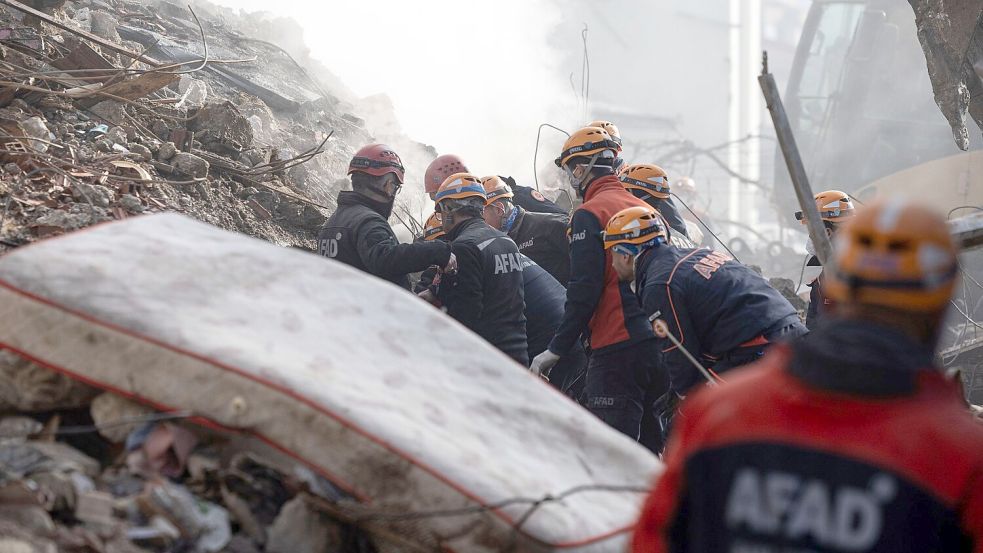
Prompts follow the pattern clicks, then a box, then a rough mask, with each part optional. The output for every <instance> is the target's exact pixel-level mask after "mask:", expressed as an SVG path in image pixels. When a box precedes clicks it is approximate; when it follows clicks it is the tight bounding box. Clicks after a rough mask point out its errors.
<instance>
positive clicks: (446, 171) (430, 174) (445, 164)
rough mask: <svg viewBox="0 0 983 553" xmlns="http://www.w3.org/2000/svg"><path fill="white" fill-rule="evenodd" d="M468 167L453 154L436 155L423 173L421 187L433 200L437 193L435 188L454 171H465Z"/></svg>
mask: <svg viewBox="0 0 983 553" xmlns="http://www.w3.org/2000/svg"><path fill="white" fill-rule="evenodd" d="M467 172H468V167H467V166H466V165H464V160H462V159H461V158H460V156H457V155H454V154H444V155H442V156H437V158H436V159H434V160H433V161H431V162H430V165H428V166H427V170H426V172H424V174H423V188H424V190H425V191H426V193H427V195H428V196H430V199H431V200H433V199H434V198H435V197H436V195H437V189H438V188H440V185H441V184H443V183H444V181H445V180H447V177H449V176H451V175H453V174H455V173H467Z"/></svg>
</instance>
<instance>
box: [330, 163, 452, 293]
mask: <svg viewBox="0 0 983 553" xmlns="http://www.w3.org/2000/svg"><path fill="white" fill-rule="evenodd" d="M348 174H349V175H350V176H351V179H352V190H351V191H342V192H339V193H338V209H336V210H335V212H334V213H332V214H331V217H329V218H328V220H327V221H326V222H325V223H324V226H323V227H321V230H320V232H318V237H317V242H318V253H320V254H321V255H323V256H325V257H330V258H333V259H337V260H338V261H341V262H342V263H346V264H348V265H351V266H352V267H355V268H356V269H359V270H362V271H365V272H367V273H369V274H372V275H375V276H377V277H379V278H382V279H385V280H388V281H389V282H392V283H393V284H396V285H398V286H402V287H403V288H405V289H407V290H409V289H410V281H409V277H408V276H407V275H408V274H409V273H415V272H419V271H422V270H424V269H426V268H427V267H429V266H431V265H438V266H440V267H445V266H448V265H451V266H452V265H453V256H452V254H451V248H450V246H449V245H447V244H444V243H440V242H427V243H422V242H421V243H414V244H400V243H399V240H397V239H396V235H395V234H394V233H393V229H392V227H390V226H389V215H390V214H391V213H392V209H393V202H394V201H395V200H396V194H398V193H399V189H400V188H401V187H402V186H403V176H404V169H403V163H402V161H400V159H399V156H398V155H397V154H396V152H394V151H393V150H392V148H390V147H389V146H386V145H385V144H369V145H368V146H365V147H363V148H362V149H360V150H359V151H358V152H356V153H355V156H354V157H353V158H352V160H351V163H349V165H348Z"/></svg>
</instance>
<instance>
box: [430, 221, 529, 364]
mask: <svg viewBox="0 0 983 553" xmlns="http://www.w3.org/2000/svg"><path fill="white" fill-rule="evenodd" d="M447 238H448V239H449V240H450V241H451V250H452V251H453V252H454V255H455V256H456V257H457V267H458V268H457V273H456V274H452V275H448V274H444V275H442V276H441V280H440V285H439V286H438V287H437V297H438V299H440V301H441V303H443V304H444V307H446V308H447V314H448V315H450V316H451V317H453V318H454V319H456V320H457V321H458V322H460V323H462V324H463V325H464V326H466V327H468V328H469V329H471V330H472V331H474V332H475V333H476V334H478V335H479V336H481V337H482V338H484V339H485V340H487V341H488V342H489V343H491V344H492V345H493V346H495V347H497V348H498V349H500V350H502V352H504V353H505V354H507V355H508V356H509V357H511V358H513V359H515V360H516V361H518V362H519V363H521V364H523V365H526V366H528V365H529V358H528V355H529V353H528V351H527V347H526V317H525V315H524V314H523V311H524V310H525V302H524V299H523V298H524V293H523V286H522V262H521V260H520V257H519V256H520V255H521V254H520V253H519V249H518V248H517V247H516V246H515V242H513V241H512V240H511V239H510V238H509V237H508V236H506V235H505V234H504V233H502V232H499V231H497V230H495V229H493V228H491V227H490V226H488V225H486V224H485V222H484V221H482V220H481V219H479V218H474V219H470V220H467V221H464V222H463V223H461V224H460V225H458V226H457V227H455V228H454V230H452V231H451V232H449V233H448V234H447ZM434 242H439V241H436V240H435V241H434Z"/></svg>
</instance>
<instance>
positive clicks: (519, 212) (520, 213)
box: [502, 205, 526, 236]
mask: <svg viewBox="0 0 983 553" xmlns="http://www.w3.org/2000/svg"><path fill="white" fill-rule="evenodd" d="M512 213H514V214H515V216H514V218H513V216H512V215H511V214H510V215H509V217H507V219H512V224H511V225H508V224H505V225H504V226H507V227H508V228H503V229H502V231H503V232H505V234H508V235H509V236H512V233H513V232H514V231H515V229H517V228H519V227H520V226H522V218H523V217H525V216H526V210H525V209H522V207H521V206H518V205H517V206H514V207H513V208H512ZM506 223H508V221H506Z"/></svg>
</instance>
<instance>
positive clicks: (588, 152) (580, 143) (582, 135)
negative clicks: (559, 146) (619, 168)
mask: <svg viewBox="0 0 983 553" xmlns="http://www.w3.org/2000/svg"><path fill="white" fill-rule="evenodd" d="M620 149H621V147H620V146H618V143H617V142H615V141H614V140H613V139H612V138H611V135H609V134H608V132H607V131H606V130H604V129H602V128H600V127H584V128H582V129H580V130H578V131H577V132H575V133H573V134H571V135H570V138H568V139H567V141H566V142H564V143H563V151H562V152H561V153H560V157H558V158H556V159H555V160H554V161H553V163H556V166H557V167H563V166H565V165H566V164H567V162H569V161H570V160H571V159H573V158H575V157H590V156H593V155H595V154H601V155H602V156H605V157H610V158H615V157H617V155H618V150H620ZM605 152H607V154H605Z"/></svg>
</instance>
